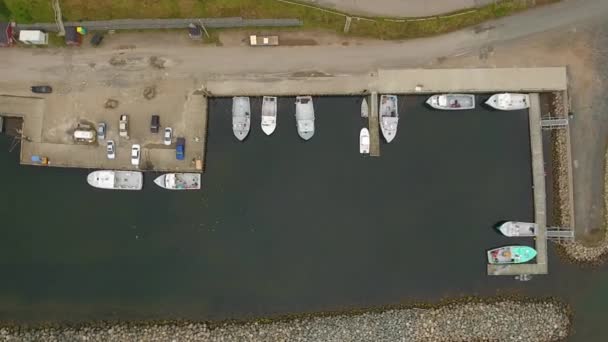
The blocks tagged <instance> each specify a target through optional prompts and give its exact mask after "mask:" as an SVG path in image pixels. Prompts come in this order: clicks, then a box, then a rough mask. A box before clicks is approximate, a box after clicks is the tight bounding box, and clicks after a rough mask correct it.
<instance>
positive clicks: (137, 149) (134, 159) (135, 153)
mask: <svg viewBox="0 0 608 342" xmlns="http://www.w3.org/2000/svg"><path fill="white" fill-rule="evenodd" d="M140 158H141V146H139V144H133V146H131V164H132V165H133V166H139V159H140Z"/></svg>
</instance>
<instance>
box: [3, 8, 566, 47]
mask: <svg viewBox="0 0 608 342" xmlns="http://www.w3.org/2000/svg"><path fill="white" fill-rule="evenodd" d="M556 1H559V0H536V1H530V0H505V1H501V2H499V3H497V4H492V5H489V6H486V7H483V8H480V9H477V10H473V11H464V12H461V13H454V14H452V15H448V16H440V17H432V18H427V19H426V20H416V21H408V20H405V19H404V20H400V21H394V20H387V19H388V18H365V19H371V20H360V19H353V21H352V23H351V28H350V32H349V34H350V35H356V36H365V37H374V38H380V39H402V38H414V37H423V36H429V35H434V34H440V33H445V32H449V31H454V30H457V29H460V28H463V27H467V26H471V25H476V24H479V23H481V22H483V21H486V20H490V19H495V18H500V17H503V16H507V15H510V14H513V13H515V12H518V11H522V10H525V9H527V8H530V7H532V6H533V4H538V3H549V2H556ZM3 5H4V8H5V10H4V11H3V10H2V8H3ZM61 7H62V12H63V17H64V20H69V21H79V20H102V19H121V18H133V19H143V18H187V17H231V16H239V17H244V18H299V19H301V20H302V21H303V22H304V27H305V28H317V29H318V28H321V29H327V30H331V31H335V32H339V33H341V32H342V31H343V28H344V22H345V15H344V14H341V13H337V12H328V11H322V10H319V9H317V8H311V7H306V6H299V5H295V4H287V3H283V2H280V1H277V0H204V1H203V0H157V1H141V0H121V1H115V0H96V1H90V0H61ZM2 15H4V16H10V17H12V18H14V19H15V20H17V21H18V22H22V23H31V22H52V21H53V11H52V8H51V5H50V1H49V0H0V16H2Z"/></svg>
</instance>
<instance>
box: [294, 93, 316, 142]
mask: <svg viewBox="0 0 608 342" xmlns="http://www.w3.org/2000/svg"><path fill="white" fill-rule="evenodd" d="M296 126H297V128H298V134H299V135H300V138H302V139H304V140H309V139H310V138H312V136H313V135H315V108H314V106H313V104H312V97H311V96H298V97H296Z"/></svg>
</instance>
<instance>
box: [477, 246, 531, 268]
mask: <svg viewBox="0 0 608 342" xmlns="http://www.w3.org/2000/svg"><path fill="white" fill-rule="evenodd" d="M534 257H536V250H535V249H534V248H532V247H528V246H505V247H500V248H495V249H491V250H489V251H488V262H489V263H490V264H521V263H524V262H528V261H530V260H532V259H534Z"/></svg>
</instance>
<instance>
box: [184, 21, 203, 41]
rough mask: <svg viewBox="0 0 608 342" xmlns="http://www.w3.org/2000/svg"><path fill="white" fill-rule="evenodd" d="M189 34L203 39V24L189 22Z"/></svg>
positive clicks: (195, 38)
mask: <svg viewBox="0 0 608 342" xmlns="http://www.w3.org/2000/svg"><path fill="white" fill-rule="evenodd" d="M188 36H189V37H190V39H194V40H201V39H203V30H202V28H201V25H197V24H189V25H188Z"/></svg>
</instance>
